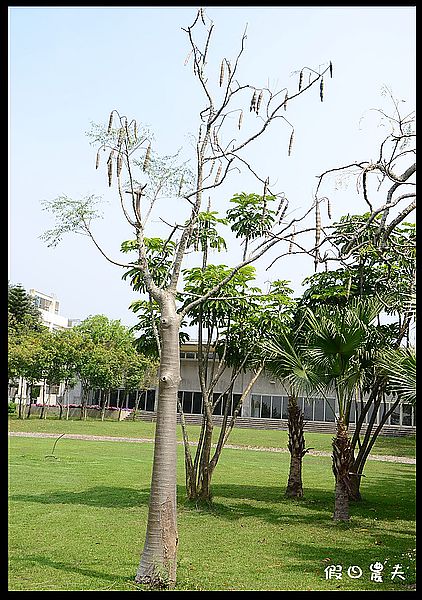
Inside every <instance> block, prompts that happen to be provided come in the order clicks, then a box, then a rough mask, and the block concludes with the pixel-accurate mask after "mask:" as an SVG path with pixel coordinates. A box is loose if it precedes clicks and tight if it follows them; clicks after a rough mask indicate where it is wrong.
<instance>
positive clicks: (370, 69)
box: [9, 6, 416, 325]
mask: <svg viewBox="0 0 422 600" xmlns="http://www.w3.org/2000/svg"><path fill="white" fill-rule="evenodd" d="M206 12H207V14H208V16H209V17H210V18H211V19H212V20H213V21H214V34H213V42H212V43H211V49H210V56H209V63H210V66H211V67H212V65H213V64H214V63H215V69H214V70H215V79H216V81H217V79H218V73H219V64H220V62H221V58H222V57H223V56H224V57H226V58H228V59H233V58H234V57H235V55H236V54H237V51H238V49H239V44H240V38H241V36H242V33H243V31H244V28H245V26H246V24H248V29H247V40H246V47H245V52H244V54H243V58H242V62H241V68H240V71H239V79H240V80H241V81H242V82H243V83H251V84H254V85H256V86H257V87H259V86H268V85H269V86H271V87H278V88H283V87H285V86H287V87H288V88H291V89H295V88H296V86H297V75H292V73H293V72H294V71H298V70H299V69H301V68H302V67H303V66H305V65H306V66H309V67H312V68H315V69H316V70H317V69H318V66H319V65H323V64H326V63H328V61H330V60H331V61H332V63H333V65H334V77H333V79H331V80H327V81H326V85H325V97H324V102H323V103H321V102H320V100H319V96H318V90H317V88H315V90H312V91H311V93H308V94H307V95H306V96H302V97H301V98H299V99H298V101H297V102H296V103H295V104H294V105H293V104H292V107H291V110H290V112H289V119H290V120H291V121H292V122H293V123H294V125H295V146H294V151H293V153H292V156H291V157H288V156H287V146H288V140H289V135H290V131H289V130H288V129H287V128H286V127H284V128H283V127H282V126H281V125H280V127H276V128H274V130H273V131H272V132H270V135H269V136H268V137H267V138H266V139H265V140H264V141H265V143H264V144H262V143H261V144H259V145H258V146H257V148H256V149H255V150H254V151H253V152H252V154H251V158H252V160H253V161H254V165H256V167H257V168H258V169H261V171H262V170H264V171H265V173H266V174H268V175H269V176H270V178H271V181H272V182H275V183H276V185H275V187H276V188H277V191H284V192H285V193H286V196H287V197H288V198H289V199H290V201H291V206H292V205H293V204H294V205H295V206H296V207H297V209H298V210H300V209H301V208H304V207H306V206H309V204H310V203H311V201H312V195H313V192H314V190H315V183H316V176H317V175H319V174H320V173H322V172H323V171H325V170H327V169H329V168H332V167H336V166H340V165H342V164H347V163H348V162H352V161H355V160H366V159H370V158H374V159H375V158H376V155H377V149H378V146H377V143H378V141H379V140H380V139H382V137H383V136H384V134H385V130H383V129H382V128H380V127H379V126H378V118H377V116H376V113H375V112H373V111H371V110H370V109H374V108H383V109H384V110H386V111H387V112H388V111H389V110H390V104H389V102H388V98H386V97H385V96H382V94H381V90H382V87H383V86H388V87H389V88H390V89H391V90H392V92H393V94H394V96H395V97H396V98H398V99H403V100H405V101H406V104H405V105H403V106H406V109H404V108H403V111H405V110H407V111H408V112H410V111H411V110H412V109H413V108H414V107H415V89H416V80H415V75H416V32H415V7H383V6H377V7H358V6H356V7H306V6H303V7H300V6H299V7H287V8H285V7H274V6H271V7H255V6H245V7H242V6H240V7H217V6H210V7H208V8H207V9H206ZM195 13H196V8H195V7H194V6H191V7H167V6H160V7H148V8H147V7H123V8H121V7H30V8H29V7H10V8H9V40H10V41H9V111H10V112H9V129H10V148H9V154H10V170H9V182H10V183H9V215H10V217H9V279H10V281H11V282H12V283H21V284H22V285H24V287H25V288H27V289H29V288H31V287H33V288H36V289H39V290H41V291H44V292H46V293H54V294H55V295H56V296H57V298H58V299H59V300H60V302H61V313H62V314H63V315H65V316H68V317H72V318H81V319H84V318H86V317H87V316H88V315H90V314H98V313H103V314H106V315H107V316H109V317H110V318H114V319H121V320H122V322H123V323H125V324H128V325H132V324H134V323H135V322H136V318H135V317H134V316H133V314H132V313H131V312H130V310H129V309H128V305H129V303H130V302H131V301H132V300H133V299H134V298H135V295H134V294H133V292H132V290H131V289H130V287H129V285H128V284H127V283H126V282H124V281H121V274H122V273H121V270H120V269H119V268H118V267H115V266H113V265H110V264H109V263H107V262H106V261H105V259H104V258H103V257H102V256H101V255H100V254H99V253H98V250H96V249H95V247H94V246H93V245H92V243H90V242H89V240H88V239H86V238H83V237H80V236H69V237H67V238H66V239H65V240H64V242H63V243H62V244H60V245H59V246H58V247H57V248H55V249H52V248H48V247H47V246H46V244H45V243H44V242H42V241H41V240H40V239H39V236H40V235H41V234H42V233H43V231H45V230H46V229H48V228H49V227H50V226H51V224H52V221H51V218H50V216H49V215H48V214H47V213H46V212H45V211H43V210H42V207H41V200H43V199H52V198H54V197H56V196H58V195H60V194H67V195H69V196H74V197H82V196H84V195H87V194H96V195H101V196H103V197H104V198H105V199H106V200H108V201H109V202H110V204H108V205H107V207H106V213H105V218H104V220H103V221H101V222H99V223H98V225H97V226H96V227H95V233H96V235H97V236H98V240H99V241H101V242H102V243H103V244H104V247H105V248H106V250H107V251H108V252H109V253H110V254H111V255H112V256H113V257H115V258H116V259H117V260H119V259H121V256H119V247H120V243H121V242H122V241H123V240H124V239H130V238H132V237H133V236H132V232H131V231H130V229H128V228H127V227H126V224H125V222H124V220H123V218H121V217H120V213H119V211H118V209H117V207H116V201H117V195H116V193H115V190H114V189H113V190H112V191H110V190H109V189H108V187H107V185H106V176H105V173H104V171H101V170H99V171H95V168H94V165H95V149H94V148H93V147H92V146H91V145H90V144H89V141H88V138H87V137H86V135H85V133H86V131H87V130H88V129H89V128H90V123H91V121H94V122H102V123H106V122H107V121H108V116H109V113H110V111H111V110H112V109H113V108H115V109H118V110H119V111H120V112H121V113H123V114H126V115H127V116H128V117H129V119H131V118H132V117H134V118H136V119H137V120H138V121H139V122H140V123H142V124H143V125H147V126H149V127H150V128H151V129H152V130H153V131H154V135H155V142H154V144H155V147H156V150H157V151H159V152H161V153H162V154H171V153H174V152H176V151H177V150H178V149H179V148H181V147H182V155H183V156H184V157H185V158H192V157H193V150H192V146H191V143H190V140H189V135H190V134H192V133H196V131H197V127H198V112H199V111H200V110H201V109H202V108H203V107H204V101H203V98H202V97H201V95H200V91H199V88H198V85H197V83H196V80H195V79H194V77H193V74H192V69H191V67H190V65H188V66H184V62H185V58H186V55H187V53H188V51H189V45H188V40H187V37H186V34H185V33H184V32H183V31H182V29H181V28H182V27H186V26H188V25H190V24H191V23H192V22H193V19H194V18H195ZM240 191H247V192H252V191H254V192H257V191H259V190H257V189H251V184H250V181H249V180H248V178H247V177H246V176H238V177H232V178H231V179H230V181H228V182H227V186H226V187H225V188H224V190H219V192H218V194H216V195H215V198H214V197H213V206H214V207H215V209H217V210H218V209H220V210H223V209H224V206H225V204H224V201H225V200H226V199H228V198H230V197H231V194H233V193H235V192H240ZM328 191H329V190H328V189H327V193H328ZM330 193H332V194H333V197H335V203H334V210H333V212H334V216H335V217H339V216H340V215H341V214H344V213H346V212H352V213H358V212H363V211H364V210H365V205H361V204H359V202H360V201H359V199H358V198H357V197H356V195H355V194H351V192H350V189H349V190H348V191H346V192H341V191H337V192H333V189H332V190H331V191H330ZM351 203H352V204H351ZM226 206H227V205H226ZM163 208H164V210H165V212H166V214H168V213H169V212H170V213H171V208H169V207H163ZM175 210H176V211H177V210H178V209H177V207H175ZM152 225H153V226H154V223H152ZM149 233H150V234H152V233H154V232H153V230H152V229H151V230H150V231H149ZM237 258H238V249H237V247H236V244H230V252H229V254H228V255H227V256H220V257H217V258H216V261H217V260H218V261H219V262H223V263H225V264H234V263H235V261H236V260H237ZM268 263H269V261H268V260H267V261H265V260H263V261H261V262H259V263H257V264H256V265H255V266H256V267H257V269H258V271H259V281H260V283H261V284H262V285H264V282H265V281H267V280H270V279H276V278H283V279H289V280H291V281H292V283H293V287H294V288H295V289H296V290H297V291H298V293H299V292H300V283H301V281H302V280H303V278H304V277H305V276H307V275H310V274H311V273H312V262H311V261H309V260H308V261H307V260H304V259H300V258H295V259H293V258H291V259H290V260H288V261H285V260H283V261H279V262H277V263H275V266H274V268H273V269H271V270H270V271H265V267H266V266H268Z"/></svg>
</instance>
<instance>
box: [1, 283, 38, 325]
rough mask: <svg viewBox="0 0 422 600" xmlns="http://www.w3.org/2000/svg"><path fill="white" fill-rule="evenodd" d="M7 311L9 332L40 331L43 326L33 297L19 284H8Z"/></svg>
mask: <svg viewBox="0 0 422 600" xmlns="http://www.w3.org/2000/svg"><path fill="white" fill-rule="evenodd" d="M7 311H8V321H9V331H10V332H11V333H15V334H24V333H25V332H26V331H42V330H43V328H44V326H43V325H42V322H41V313H40V311H39V310H38V308H37V307H36V306H35V301H34V298H33V297H32V296H30V295H29V294H28V293H27V292H26V290H25V289H24V288H23V286H21V285H20V284H15V285H11V284H10V283H9V284H8V296H7Z"/></svg>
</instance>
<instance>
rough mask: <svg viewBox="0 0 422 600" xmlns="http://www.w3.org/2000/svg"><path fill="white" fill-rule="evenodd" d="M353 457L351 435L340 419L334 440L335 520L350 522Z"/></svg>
mask: <svg viewBox="0 0 422 600" xmlns="http://www.w3.org/2000/svg"><path fill="white" fill-rule="evenodd" d="M352 460H353V455H352V451H351V447H350V441H349V434H348V431H347V427H346V426H345V424H344V422H343V419H342V418H339V419H338V421H337V425H336V435H335V437H334V438H333V473H334V477H335V478H336V487H335V504H334V514H333V519H334V520H335V521H348V520H349V519H350V515H349V489H350V475H349V473H350V469H351V464H352Z"/></svg>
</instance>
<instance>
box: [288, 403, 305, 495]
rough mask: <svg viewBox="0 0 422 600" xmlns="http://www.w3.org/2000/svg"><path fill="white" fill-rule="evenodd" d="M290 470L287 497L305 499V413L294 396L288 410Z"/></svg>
mask: <svg viewBox="0 0 422 600" xmlns="http://www.w3.org/2000/svg"><path fill="white" fill-rule="evenodd" d="M288 429H289V445H288V448H289V452H290V469H289V479H288V482H287V487H286V492H285V495H286V496H287V497H288V498H302V497H303V483H302V459H303V456H304V455H305V436H304V433H303V412H302V411H301V410H300V408H299V406H298V404H297V400H296V398H295V397H294V396H289V408H288Z"/></svg>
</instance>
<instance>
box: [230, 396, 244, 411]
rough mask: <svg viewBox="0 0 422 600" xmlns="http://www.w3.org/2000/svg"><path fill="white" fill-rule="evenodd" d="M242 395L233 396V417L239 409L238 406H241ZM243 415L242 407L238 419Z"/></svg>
mask: <svg viewBox="0 0 422 600" xmlns="http://www.w3.org/2000/svg"><path fill="white" fill-rule="evenodd" d="M241 397H242V395H241V394H233V402H232V410H231V413H230V414H231V415H232V414H233V413H234V411H235V410H236V408H237V405H238V404H239V400H240V399H241ZM241 415H242V407H240V411H239V413H238V417H240V416H241Z"/></svg>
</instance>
